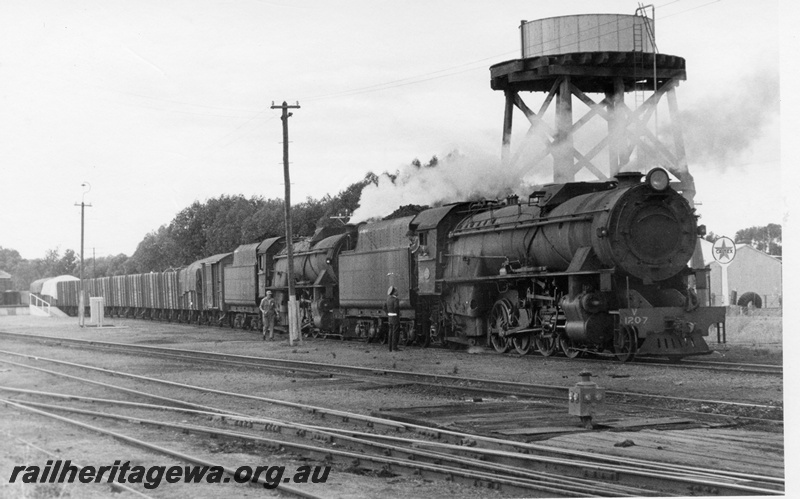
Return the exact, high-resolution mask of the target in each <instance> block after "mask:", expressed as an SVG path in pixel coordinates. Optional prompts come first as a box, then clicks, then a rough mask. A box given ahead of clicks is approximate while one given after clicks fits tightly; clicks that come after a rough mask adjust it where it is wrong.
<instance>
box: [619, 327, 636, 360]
mask: <svg viewBox="0 0 800 499" xmlns="http://www.w3.org/2000/svg"><path fill="white" fill-rule="evenodd" d="M638 338H639V334H638V331H637V330H636V328H635V327H633V326H622V327H620V328H618V329H617V330H616V331H614V355H616V356H617V359H619V360H620V361H622V362H629V361H631V360H633V357H634V356H635V355H636V343H637V341H638Z"/></svg>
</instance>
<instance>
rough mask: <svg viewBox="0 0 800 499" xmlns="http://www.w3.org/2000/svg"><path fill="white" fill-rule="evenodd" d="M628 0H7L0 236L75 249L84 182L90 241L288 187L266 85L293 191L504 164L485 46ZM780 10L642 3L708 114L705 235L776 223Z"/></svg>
mask: <svg viewBox="0 0 800 499" xmlns="http://www.w3.org/2000/svg"><path fill="white" fill-rule="evenodd" d="M636 7H637V3H636V2H629V1H602V0H601V1H573V2H569V1H567V2H544V1H531V0H527V1H513V0H504V1H467V0H459V1H456V0H449V1H436V0H419V1H402V2H398V1H380V0H348V1H322V0H319V1H311V0H306V1H302V0H301V1H289V0H271V1H255V0H236V1H222V0H202V1H200V0H191V1H189V0H185V1H183V0H153V1H149V0H137V1H127V2H123V1H108V0H102V1H99V0H98V1H63V0H58V1H42V0H3V1H2V2H0V47H2V51H1V52H0V106H1V109H0V162H2V173H1V175H2V177H0V246H2V247H4V248H13V249H16V250H18V251H19V252H20V253H21V255H22V256H23V257H24V258H29V259H32V258H41V257H43V256H44V255H45V252H46V251H47V250H48V249H54V248H58V249H59V251H61V252H62V253H63V251H64V250H66V249H69V248H71V249H75V250H76V251H77V250H79V248H80V208H78V207H76V206H75V203H79V202H80V201H81V199H82V196H83V198H84V199H85V201H86V202H87V203H91V204H92V207H91V208H87V210H86V243H85V245H86V255H87V257H91V254H92V251H93V250H95V251H96V253H97V255H98V256H105V255H109V254H118V253H125V254H127V255H131V254H133V252H134V251H135V249H136V245H137V244H138V243H139V242H140V241H141V240H142V238H143V237H144V236H145V234H147V233H148V232H150V231H154V230H157V229H158V227H159V226H161V225H163V224H168V223H169V222H170V221H171V220H172V219H173V217H174V216H175V215H176V213H177V212H178V211H180V210H181V209H183V208H185V207H187V206H189V205H190V204H191V203H192V202H193V201H195V200H200V201H204V200H206V199H209V198H213V197H217V196H220V195H222V194H228V195H236V194H243V195H245V196H248V197H249V196H252V195H261V196H264V197H266V198H276V197H282V196H283V172H282V166H281V159H282V151H281V145H280V141H281V121H280V119H279V115H280V113H279V111H277V110H273V109H270V105H271V104H272V102H273V101H275V102H276V103H280V102H281V101H284V100H286V101H289V102H290V103H294V102H296V101H299V103H300V106H301V108H300V109H297V110H294V116H293V117H292V118H291V120H290V129H291V132H290V133H291V139H292V144H291V153H290V154H291V160H292V184H293V185H292V194H293V201H301V200H303V199H305V198H306V197H308V196H311V197H314V198H320V197H322V196H324V195H326V194H331V195H335V194H336V193H338V192H339V191H341V190H342V189H344V188H346V187H347V186H348V185H350V184H351V183H353V182H356V181H358V180H360V179H362V178H363V177H364V175H365V174H366V173H367V172H368V171H374V172H376V173H380V172H382V171H385V170H388V171H396V170H398V169H401V168H402V167H403V165H406V164H408V163H409V162H410V161H411V160H412V159H414V158H420V159H421V160H422V161H423V162H424V161H426V160H427V159H429V158H430V157H431V156H433V155H438V156H440V157H442V156H443V155H446V154H447V153H449V152H450V151H453V150H459V151H460V152H461V153H462V154H464V155H466V156H467V157H469V158H471V159H472V161H473V162H478V163H480V162H485V164H487V165H490V166H491V167H496V165H497V164H498V159H497V158H499V154H500V140H501V131H502V119H503V95H502V93H501V92H496V91H493V90H491V88H490V86H489V66H490V65H492V64H495V63H498V62H502V61H505V60H509V59H515V58H519V57H520V49H519V38H520V35H519V24H520V20H522V19H527V20H534V19H541V18H546V17H552V16H562V15H572V14H587V13H618V14H633V12H634V10H635V9H636ZM784 14H785V13H784ZM782 17H783V19H782ZM781 22H786V18H785V16H781V11H780V9H779V5H778V2H777V1H765V2H752V1H748V0H717V1H713V0H676V1H673V0H665V1H664V2H660V3H657V4H656V32H657V43H658V47H659V50H660V52H662V53H667V54H672V55H678V56H681V57H684V58H685V59H686V63H687V73H688V79H687V81H685V82H683V83H682V84H681V85H680V87H679V88H678V93H677V95H678V101H679V106H680V108H681V110H682V111H684V112H686V113H689V118H691V120H693V121H691V124H693V126H695V127H696V128H694V130H698V129H700V130H706V131H708V132H713V133H712V135H713V134H714V133H716V134H717V136H716V139H715V140H714V141H712V140H710V139H709V140H706V139H705V138H704V137H699V136H697V135H696V133H695V136H692V137H688V138H687V140H689V141H690V142H691V141H694V142H693V143H694V144H696V146H695V148H694V150H693V151H690V153H691V154H693V156H691V155H690V157H689V168H690V172H691V173H692V174H693V175H694V177H695V180H696V184H697V190H698V195H697V201H699V202H701V203H702V206H700V207H699V211H700V213H701V214H702V215H703V216H702V220H701V223H704V224H705V225H707V227H708V229H709V230H711V231H713V232H715V233H717V234H722V235H729V236H731V237H732V236H733V235H734V233H735V232H736V230H738V229H742V228H746V227H749V226H753V225H766V224H767V223H784V217H785V211H786V210H785V208H784V202H783V199H784V197H783V195H782V194H781V192H782V191H781V180H780V175H781V147H780V121H779V117H780V112H779V107H778V102H779V101H778V99H779V93H778V92H779V90H778V77H779V67H780V60H779V54H778V47H779V46H780V43H781V40H780V39H779V31H778V26H779V24H780V23H781ZM524 98H525V99H526V102H527V101H528V99H529V98H528V97H527V96H525V97H524ZM537 98H538V97H537V96H531V97H530V101H531V102H537ZM630 105H632V103H631V104H630ZM532 107H533V106H532ZM522 119H524V117H522V115H521V114H518V115H517V117H516V120H517V122H518V123H519V122H520V120H522ZM704 120H705V121H704ZM720 135H721V136H722V138H727V140H728V143H727V144H728V145H726V146H725V147H720V146H719V144H720V142H718V139H719V138H720ZM698 139H700V140H698ZM697 144H699V145H702V144H714V146H713V147H709V148H707V149H705V150H703V148H702V147H699V146H697ZM487 171H488V169H487ZM490 177H492V174H486V178H490ZM83 182H88V183H89V184H90V185H91V191H89V192H88V193H86V194H85V196H84V189H83V188H82V187H81V184H82V183H83ZM785 186H786V185H785V184H784V187H785Z"/></svg>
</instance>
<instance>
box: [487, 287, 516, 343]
mask: <svg viewBox="0 0 800 499" xmlns="http://www.w3.org/2000/svg"><path fill="white" fill-rule="evenodd" d="M514 318H515V317H514V315H513V311H512V307H511V303H510V302H509V301H508V300H497V301H496V302H495V304H494V306H493V307H492V322H491V328H492V332H491V335H490V336H489V339H490V341H491V343H492V347H494V349H495V350H496V351H497V352H499V353H506V352H508V351H509V350H510V349H511V345H512V340H511V338H510V337H508V336H505V333H506V332H507V331H508V330H509V329H511V328H512V327H513V325H515V324H512V322H514V323H515V322H516V321H515V320H514Z"/></svg>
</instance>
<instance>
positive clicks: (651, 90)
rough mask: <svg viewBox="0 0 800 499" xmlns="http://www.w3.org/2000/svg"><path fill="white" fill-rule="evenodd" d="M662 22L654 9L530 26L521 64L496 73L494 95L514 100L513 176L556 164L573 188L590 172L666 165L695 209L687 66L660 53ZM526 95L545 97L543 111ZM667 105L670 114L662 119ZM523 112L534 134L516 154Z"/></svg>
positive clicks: (508, 155)
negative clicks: (684, 101)
mask: <svg viewBox="0 0 800 499" xmlns="http://www.w3.org/2000/svg"><path fill="white" fill-rule="evenodd" d="M654 17H655V10H654V9H653V10H652V14H651V16H650V17H648V16H647V15H646V11H645V8H644V7H640V8H639V9H638V10H637V11H636V13H635V14H634V15H623V14H587V15H575V16H563V17H553V18H548V19H540V20H537V21H522V24H521V25H520V34H521V41H522V58H520V59H515V60H511V61H506V62H503V63H500V64H495V65H494V66H492V67H491V85H492V89H494V90H501V91H503V92H504V94H505V114H504V123H503V149H502V151H503V154H502V156H503V162H504V165H505V167H507V168H513V169H518V170H519V171H520V172H523V173H525V172H530V171H537V172H542V171H545V170H546V169H547V168H549V167H550V166H551V165H552V170H553V181H554V182H569V181H574V180H576V175H578V176H580V177H586V176H587V173H586V172H588V176H590V177H591V176H594V177H596V178H597V179H601V180H605V179H608V178H611V177H613V176H614V175H616V174H617V173H619V172H620V171H642V172H645V171H648V170H650V169H651V168H653V167H655V166H662V167H664V168H666V169H667V170H668V171H670V172H671V173H672V174H673V175H675V177H676V178H677V179H678V180H679V181H680V183H679V185H678V186H677V187H678V189H679V190H681V191H682V192H683V194H684V196H685V197H686V198H687V199H688V200H689V202H690V203H692V204H693V198H694V193H695V189H694V181H693V180H692V176H691V175H690V174H689V170H688V165H687V162H686V153H685V149H684V143H683V136H682V132H681V127H680V122H679V120H678V105H677V99H676V95H675V89H676V88H677V86H678V84H679V83H680V81H681V80H685V79H686V62H685V61H684V59H683V58H681V57H677V56H673V55H666V54H661V53H659V52H658V49H657V46H656V40H655V22H654ZM522 92H541V93H542V95H543V96H544V99H543V100H542V102H541V104H540V105H539V106H538V110H535V111H534V110H533V109H532V108H531V107H529V106H528V105H527V104H526V103H525V102H524V101H523V99H522V96H521V93H522ZM590 94H591V96H590ZM665 96H666V101H667V109H668V113H666V114H665V113H663V112H662V113H661V115H659V112H658V110H659V103H661V101H662V100H664V97H665ZM626 97H627V100H626ZM573 104H575V106H573ZM515 108H516V109H518V110H520V111H521V112H522V113H523V114H524V116H525V118H527V123H526V125H527V126H528V129H527V132H526V135H525V137H524V139H522V140H519V143H518V144H513V146H514V147H512V143H511V142H512V135H513V134H512V125H513V119H512V118H513V114H514V109H515ZM553 108H554V109H553ZM581 108H582V109H583V110H584V113H583V114H582V115H580V116H578V115H579V114H580V109H581ZM597 120H604V121H605V124H602V123H595V122H596V121H597ZM590 125H591V126H590ZM598 125H599V126H598ZM588 130H591V131H590V132H589V131H588ZM598 130H599V131H600V133H598ZM515 140H516V139H515Z"/></svg>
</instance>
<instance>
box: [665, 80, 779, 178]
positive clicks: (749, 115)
mask: <svg viewBox="0 0 800 499" xmlns="http://www.w3.org/2000/svg"><path fill="white" fill-rule="evenodd" d="M728 88H729V89H730V90H733V91H728V92H725V93H724V94H719V95H715V96H713V97H709V98H707V99H706V100H704V101H703V102H702V103H700V104H698V105H693V106H692V107H691V108H690V109H688V110H685V111H684V110H682V111H681V121H682V125H683V134H684V137H685V138H686V149H687V155H688V157H689V162H690V163H703V164H708V165H713V166H715V167H717V168H720V169H722V170H725V169H726V168H727V167H728V166H729V165H730V164H731V163H734V164H735V163H736V162H737V161H738V159H739V158H740V157H741V155H742V154H743V153H745V152H747V151H748V150H749V149H750V148H751V147H752V146H753V145H754V143H755V142H757V140H758V139H760V138H761V137H762V135H763V134H764V132H765V130H766V129H767V128H768V127H769V125H770V124H771V123H772V122H773V121H774V120H776V119H777V118H778V116H779V114H780V83H779V77H778V70H777V68H760V69H758V70H757V71H755V72H754V73H753V74H751V75H749V76H746V77H743V78H741V79H740V80H739V81H737V82H735V83H733V84H728Z"/></svg>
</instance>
